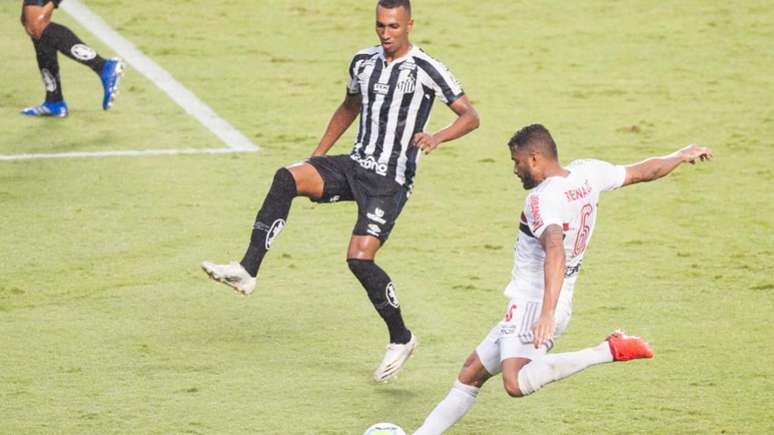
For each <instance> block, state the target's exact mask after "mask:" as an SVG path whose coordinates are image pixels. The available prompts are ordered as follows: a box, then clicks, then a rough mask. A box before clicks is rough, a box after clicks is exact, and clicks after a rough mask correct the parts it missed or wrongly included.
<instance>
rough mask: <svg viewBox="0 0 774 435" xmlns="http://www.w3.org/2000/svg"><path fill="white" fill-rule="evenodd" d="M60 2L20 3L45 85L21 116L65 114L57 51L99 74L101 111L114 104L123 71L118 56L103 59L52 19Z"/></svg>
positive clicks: (63, 115)
mask: <svg viewBox="0 0 774 435" xmlns="http://www.w3.org/2000/svg"><path fill="white" fill-rule="evenodd" d="M60 2H61V0H24V2H23V5H22V15H21V22H22V25H23V26H24V29H25V31H26V32H27V34H28V35H30V38H31V39H32V44H33V46H34V47H35V54H36V58H37V62H38V68H39V69H40V74H41V76H42V77H43V83H44V85H45V87H46V98H45V101H44V102H43V103H42V104H40V105H37V106H33V107H28V108H26V109H24V110H22V114H24V115H29V116H54V117H65V116H67V114H68V108H67V104H66V103H65V101H64V97H63V95H62V84H61V79H60V77H59V61H58V59H57V52H61V53H62V54H64V55H65V56H67V57H69V58H70V59H73V60H75V61H76V62H78V63H80V64H82V65H85V66H88V67H89V68H91V69H92V71H94V72H95V73H96V74H97V75H99V77H100V80H101V82H102V89H103V91H104V93H103V97H102V108H103V109H104V110H108V109H109V108H110V107H111V106H112V105H113V101H114V99H115V97H116V91H117V90H118V83H119V81H120V79H121V75H122V73H123V64H122V62H121V60H120V59H117V58H115V59H107V60H106V59H103V58H102V57H100V56H99V55H98V54H97V52H96V51H95V50H94V49H93V48H91V47H89V46H88V45H86V44H84V43H83V42H82V41H81V40H80V39H79V38H78V37H77V36H76V35H75V34H74V33H73V32H72V31H71V30H70V29H69V28H67V27H65V26H63V25H61V24H57V23H53V22H51V15H52V13H53V11H54V8H55V7H57V6H58V5H59V3H60Z"/></svg>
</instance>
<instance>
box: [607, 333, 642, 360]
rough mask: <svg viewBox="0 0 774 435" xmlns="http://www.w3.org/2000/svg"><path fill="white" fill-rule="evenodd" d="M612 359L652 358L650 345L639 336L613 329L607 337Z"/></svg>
mask: <svg viewBox="0 0 774 435" xmlns="http://www.w3.org/2000/svg"><path fill="white" fill-rule="evenodd" d="M607 344H608V345H609V346H610V353H612V354H613V361H629V360H631V359H640V358H653V351H652V350H651V349H650V345H649V344H648V343H647V342H646V341H645V340H643V339H641V338H640V337H635V336H632V335H624V333H623V331H620V330H618V331H615V332H613V333H612V334H610V335H609V336H608V337H607Z"/></svg>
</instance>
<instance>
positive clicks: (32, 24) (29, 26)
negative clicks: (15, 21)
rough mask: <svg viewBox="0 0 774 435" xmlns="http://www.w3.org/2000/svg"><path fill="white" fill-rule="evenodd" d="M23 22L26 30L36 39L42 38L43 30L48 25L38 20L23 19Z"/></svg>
mask: <svg viewBox="0 0 774 435" xmlns="http://www.w3.org/2000/svg"><path fill="white" fill-rule="evenodd" d="M22 24H23V25H24V31H26V32H27V34H28V35H30V36H31V37H33V38H35V39H40V38H41V37H42V36H43V30H45V28H46V26H44V25H42V24H41V23H39V22H37V21H27V22H24V21H23V22H22ZM46 24H48V23H46Z"/></svg>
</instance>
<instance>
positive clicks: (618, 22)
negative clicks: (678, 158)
mask: <svg viewBox="0 0 774 435" xmlns="http://www.w3.org/2000/svg"><path fill="white" fill-rule="evenodd" d="M64 1H65V2H67V1H68V0H64ZM85 3H86V4H87V5H88V6H89V8H91V9H92V10H93V11H94V12H95V13H97V14H98V15H100V16H101V17H102V18H103V19H104V20H105V22H107V23H108V24H109V25H110V26H112V27H113V28H114V29H115V30H117V31H118V32H120V33H121V35H123V36H124V37H126V38H127V39H129V40H130V41H132V42H133V43H134V44H135V45H136V46H137V47H138V48H139V49H140V50H142V51H143V52H144V53H145V54H146V55H147V56H149V57H150V58H152V59H153V60H155V61H156V62H157V63H159V64H160V65H161V66H163V67H164V68H166V69H167V70H168V71H169V72H170V73H171V74H172V75H173V76H174V77H175V78H176V79H177V80H178V81H179V82H180V83H182V84H183V85H184V86H186V87H187V88H188V89H189V90H191V91H192V92H193V93H194V94H196V95H197V96H198V97H199V98H201V99H202V100H203V101H204V102H206V103H207V104H208V105H209V106H210V107H211V108H212V109H213V110H214V111H215V112H216V113H217V114H218V115H219V116H221V117H222V118H223V119H225V120H227V121H228V122H229V123H231V124H232V125H233V126H234V127H235V128H237V129H238V130H239V131H241V132H242V133H243V134H244V135H245V136H247V137H248V138H249V139H250V140H252V141H253V142H255V143H256V144H257V145H259V146H260V148H261V149H260V151H259V152H256V153H238V154H216V155H210V154H192V155H172V156H150V155H149V156H140V157H109V158H70V159H41V160H22V161H0V228H2V231H1V232H0V433H2V434H6V433H7V434H22V433H23V434H44V433H45V434H48V433H68V434H70V433H100V434H108V433H111V434H112V433H116V434H118V433H122V434H123V433H153V434H168V433H194V434H213V433H219V434H220V433H224V434H241V433H244V434H248V433H250V434H255V433H260V434H356V435H359V434H361V433H362V432H363V431H364V430H365V429H366V428H367V427H368V426H370V425H371V424H373V423H376V422H379V421H391V422H394V423H397V424H399V425H401V426H402V427H403V428H405V429H406V430H407V431H409V430H413V429H415V428H416V427H418V426H419V425H420V424H421V422H422V420H423V419H424V417H425V416H426V415H427V413H428V412H430V410H432V408H433V407H434V406H435V404H436V403H437V402H438V401H439V400H441V399H442V398H443V397H444V396H445V395H446V393H447V392H448V389H449V387H450V385H451V383H452V382H453V380H454V377H455V375H456V373H457V372H458V370H459V367H460V365H461V363H462V361H463V359H464V358H465V356H467V354H468V353H469V352H470V351H471V350H472V349H473V348H474V347H475V346H476V345H477V344H478V343H479V341H480V340H481V339H482V338H483V337H484V336H485V334H486V333H487V332H488V331H489V329H490V328H491V327H492V325H494V323H495V322H496V321H497V320H499V318H500V316H501V315H502V313H503V310H504V308H505V302H506V300H505V298H504V297H503V296H502V289H503V288H504V287H505V285H506V284H507V283H508V280H509V279H510V270H511V267H512V264H513V253H512V247H513V244H514V241H515V238H516V236H517V234H518V213H519V212H520V209H521V207H522V205H523V200H524V197H525V192H524V191H523V190H522V188H521V185H520V183H519V180H518V179H517V178H515V176H514V175H513V173H512V162H511V161H510V154H509V151H508V148H507V147H506V145H505V143H506V142H507V140H508V138H509V137H510V135H511V134H512V133H513V132H514V131H515V130H516V129H517V128H519V127H522V126H524V125H527V124H529V123H533V122H540V123H543V124H545V125H546V126H547V127H548V128H549V129H550V130H551V131H552V133H553V134H554V137H555V138H556V140H557V143H558V145H559V151H560V158H561V160H562V161H563V162H569V161H571V160H573V159H576V158H585V157H594V158H599V159H604V160H608V161H611V162H615V163H631V162H634V161H638V160H641V159H643V158H645V157H649V156H652V155H661V154H666V153H669V152H671V151H673V150H674V149H676V148H677V147H681V146H684V145H687V144H688V143H699V144H702V145H705V146H709V147H712V148H713V150H714V151H715V160H713V161H712V162H710V163H707V164H702V165H696V166H695V167H693V166H690V165H685V166H683V167H680V168H679V169H678V170H677V171H676V172H675V173H674V174H673V175H671V176H670V177H668V178H666V179H664V180H661V181H658V182H655V183H652V184H645V185H638V186H636V187H632V188H627V189H624V190H623V191H618V192H614V193H610V194H607V195H605V196H603V199H602V202H601V210H600V213H599V223H598V226H597V228H596V231H595V237H594V240H593V241H592V243H591V248H590V251H589V253H588V255H587V256H586V258H585V260H584V266H583V272H582V273H581V277H580V279H579V282H578V284H577V286H576V291H575V302H574V315H573V320H572V321H571V323H570V326H569V328H568V330H567V332H566V333H565V335H564V336H563V337H562V338H561V339H560V340H559V341H558V345H557V347H556V349H555V351H568V350H575V349H578V348H582V347H586V346H589V345H595V344H597V343H599V342H600V341H601V340H602V339H603V338H604V337H605V336H606V335H607V334H608V333H609V332H610V331H612V330H613V329H616V328H619V327H620V328H623V329H625V330H626V331H627V332H630V333H633V334H637V335H642V336H643V337H645V338H647V339H648V341H649V342H650V343H651V345H652V346H653V348H654V351H655V353H656V356H655V358H654V359H652V360H644V361H636V362H630V363H619V364H610V365H605V366H599V367H593V368H591V369H589V370H587V371H584V372H583V373H581V374H579V375H577V376H574V377H572V378H569V379H567V380H564V381H562V382H559V383H555V384H552V385H549V386H547V387H545V388H544V389H543V390H541V391H540V392H538V393H536V394H534V395H532V396H530V397H528V398H524V399H518V400H516V399H510V398H508V397H507V396H506V395H505V393H504V391H503V389H502V386H501V383H500V380H499V378H496V379H493V380H492V381H490V383H488V384H487V385H486V386H485V387H484V389H483V390H482V393H481V395H480V396H479V399H478V402H477V404H476V406H475V407H474V408H473V410H472V411H471V412H470V413H469V414H468V415H467V416H466V417H465V418H464V419H463V420H462V421H461V422H460V423H459V424H458V425H456V426H455V427H454V428H453V429H452V431H450V433H452V434H481V435H490V434H512V433H534V434H556V433H567V434H584V433H663V434H672V433H774V420H773V419H772V409H774V338H772V335H770V334H769V332H770V329H771V323H772V320H771V319H772V316H773V315H774V276H772V272H771V271H772V266H771V263H772V262H773V261H774V170H773V169H772V168H771V165H772V163H771V162H772V160H774V139H772V138H773V137H774V74H773V72H774V50H772V46H774V27H772V25H771V23H772V22H774V3H772V2H770V1H765V0H748V1H742V2H735V3H733V4H731V3H729V4H724V3H722V2H711V1H701V0H686V1H674V0H672V1H661V2H650V1H640V0H636V1H635V0H632V1H625V2H611V1H601V0H589V1H584V2H562V3H561V4H560V3H559V2H549V1H536V2H522V1H516V2H506V1H489V2H481V1H478V2H476V1H470V0H456V1H453V2H451V1H443V0H415V1H414V5H413V7H414V20H415V27H414V32H413V33H412V41H413V42H414V43H415V44H416V45H418V46H420V47H422V48H423V49H425V50H426V51H427V52H428V53H429V54H431V55H432V56H435V57H437V58H439V59H440V60H442V61H443V62H444V63H446V64H447V65H448V66H449V67H450V68H451V70H452V71H453V72H454V74H455V76H456V77H457V78H458V79H459V80H460V81H461V82H462V84H463V86H464V88H465V90H466V93H467V94H468V96H469V97H470V98H471V100H472V101H473V103H474V104H475V106H476V108H477V109H478V110H479V113H480V115H481V128H480V129H478V130H476V131H475V132H473V133H472V134H470V135H468V136H466V137H464V138H463V139H461V140H458V141H455V142H451V143H447V144H443V145H441V146H440V147H439V149H438V150H436V151H435V152H434V153H433V154H431V155H429V156H424V157H423V160H422V163H421V166H420V169H419V171H418V176H417V179H416V184H415V190H414V194H413V195H412V197H411V200H410V201H409V202H408V204H407V206H406V208H405V210H404V211H403V214H402V216H401V218H400V219H399V220H398V223H397V225H396V227H395V230H394V231H393V233H392V236H391V237H390V240H389V242H388V243H387V244H386V245H385V247H384V248H383V249H382V250H381V252H380V254H379V256H378V257H377V260H378V262H379V264H380V265H381V266H382V267H383V268H384V269H385V270H386V271H387V272H389V273H390V275H391V277H392V278H393V280H394V282H395V285H396V289H397V292H398V295H399V297H400V300H401V304H402V306H403V308H402V309H403V314H404V318H405V319H406V322H407V325H408V326H409V328H411V329H412V330H413V331H414V332H415V333H416V334H417V335H418V337H419V339H420V346H419V348H418V349H417V353H416V354H415V356H414V357H413V358H412V359H411V360H410V361H409V362H408V364H407V365H406V367H405V369H404V371H403V372H402V373H401V375H400V377H399V378H398V379H397V380H396V381H394V382H391V383H389V384H386V385H379V384H375V383H373V381H371V377H370V376H371V372H372V371H373V369H374V368H375V366H376V365H377V363H378V362H379V361H380V360H381V357H382V354H383V350H384V345H386V344H387V343H386V342H387V336H386V332H385V328H384V325H383V323H382V321H381V319H379V317H378V316H377V315H376V313H375V312H374V310H373V306H372V305H371V303H370V302H369V300H368V298H367V297H366V295H365V292H364V290H363V289H362V288H361V286H360V284H359V283H358V282H357V281H356V279H355V278H354V277H353V276H352V275H351V273H350V271H349V269H348V268H347V264H346V262H345V253H346V247H347V243H348V240H349V235H350V232H351V230H352V226H353V225H354V223H355V215H356V213H355V207H354V205H353V204H348V203H347V204H337V205H316V204H313V203H311V202H309V201H307V200H305V199H296V200H295V202H294V206H293V209H292V211H291V214H290V217H289V221H288V226H287V228H286V229H285V231H284V232H283V233H282V235H281V237H280V238H279V239H277V241H276V242H275V243H274V245H273V249H272V252H271V253H270V254H269V256H268V257H267V259H266V261H265V262H264V265H263V267H262V270H261V275H260V277H259V281H258V288H257V289H256V291H255V293H254V294H253V295H251V296H250V297H246V298H243V297H239V296H235V295H234V294H233V293H231V292H229V291H228V290H227V289H226V288H225V287H224V286H222V285H218V284H215V283H213V282H211V281H210V280H208V279H207V278H206V276H205V275H204V274H203V273H202V272H201V270H200V269H199V264H200V262H201V261H202V260H205V259H209V260H215V261H219V262H222V261H227V260H232V259H236V258H240V257H241V255H242V253H243V250H244V248H245V246H246V243H247V242H248V240H249V235H250V230H251V226H252V223H253V220H254V217H255V212H256V211H257V209H258V207H259V206H260V203H261V201H262V199H263V197H264V195H265V193H266V192H267V189H268V187H269V185H270V183H271V178H272V175H273V173H274V171H275V170H276V168H277V167H279V166H282V165H286V164H289V163H292V162H295V161H298V160H301V159H304V158H306V157H307V156H308V155H309V154H310V153H311V151H312V149H313V148H314V146H315V145H316V144H317V141H318V140H319V137H320V135H321V134H322V132H323V129H324V128H325V125H326V123H327V121H328V120H329V119H330V116H331V114H332V113H333V111H334V110H335V108H336V107H337V105H338V104H339V103H340V101H341V100H342V98H343V96H344V86H345V79H346V76H347V67H348V65H349V62H350V60H351V57H352V55H353V53H355V52H356V51H357V50H359V49H361V48H364V47H366V46H369V45H375V44H376V43H377V39H376V36H375V35H374V32H373V20H374V18H373V12H374V11H373V4H372V3H373V2H370V1H362V0H320V1H316V2H309V1H300V0H284V1H280V0H260V1H247V0H230V1H225V0H177V1H166V2H158V1H148V0H136V1H126V0H111V1H108V0H89V1H86V2H85ZM20 4H21V2H19V1H5V2H3V3H2V4H0V20H2V22H3V23H4V24H3V25H2V26H0V52H1V53H3V60H2V61H0V155H17V154H23V153H61V152H94V151H111V150H140V149H142V150H154V149H184V148H194V149H198V148H201V149H205V148H219V147H224V146H225V145H224V144H223V143H221V142H220V141H219V140H218V138H217V137H215V136H214V135H213V133H212V132H210V131H208V130H207V129H206V128H205V127H204V126H202V125H201V124H199V123H198V122H197V121H196V120H195V119H194V118H192V117H191V116H189V115H188V114H187V113H186V112H185V111H184V110H183V109H182V108H180V107H179V106H177V105H176V104H175V103H173V102H172V101H171V100H170V99H169V98H168V97H167V96H166V95H165V94H164V93H163V92H161V91H160V90H159V89H158V88H157V87H156V86H155V85H154V84H153V83H152V82H151V81H149V80H147V79H145V78H144V77H142V76H141V75H140V74H139V72H137V71H135V70H133V69H132V68H131V67H130V68H129V69H128V71H127V75H126V77H125V78H124V81H123V82H122V84H121V88H122V94H121V96H120V97H119V99H118V101H117V103H116V105H115V107H114V109H113V110H111V111H109V112H103V111H102V110H101V107H100V102H101V88H100V86H99V80H98V79H97V78H96V77H95V76H94V75H93V73H91V72H90V71H89V70H88V69H86V68H84V67H82V66H80V65H78V64H76V63H74V62H72V61H71V60H69V59H66V58H64V57H62V56H60V64H61V66H62V84H63V89H64V95H65V98H66V99H67V102H68V104H69V105H70V110H71V114H70V117H69V118H67V119H31V118H26V117H22V116H21V115H19V114H18V111H19V110H20V109H21V108H23V107H26V106H30V105H33V104H38V103H40V101H42V97H43V89H42V86H41V83H40V77H39V73H38V70H37V67H36V64H35V58H34V51H33V48H32V44H31V43H30V41H29V39H28V38H27V37H26V35H25V33H24V31H23V29H22V28H21V26H19V25H18V19H19V9H20ZM54 19H55V21H58V22H60V23H62V24H65V25H67V26H69V27H71V28H72V29H73V30H74V31H75V32H76V33H77V34H78V35H79V36H81V38H82V39H84V40H85V41H86V42H88V43H90V44H91V45H93V46H94V47H95V48H97V49H98V51H99V52H100V53H102V54H103V55H107V56H112V55H114V53H113V52H112V50H111V48H110V47H107V46H106V45H104V44H103V43H101V42H99V41H98V40H97V38H96V37H95V36H93V35H91V34H90V33H89V32H88V31H86V30H85V29H83V28H82V27H80V26H79V25H78V24H77V23H76V22H75V21H74V20H73V19H72V18H71V17H70V16H68V15H67V14H66V13H65V12H64V11H62V10H59V11H57V12H56V13H55V16H54ZM433 113H434V116H433V118H432V120H431V121H430V129H433V130H435V129H438V128H441V127H443V126H444V125H446V124H447V123H448V122H449V121H450V120H451V119H452V115H453V114H452V112H451V111H449V110H447V109H445V108H444V107H443V104H442V103H441V102H440V101H438V102H436V107H435V109H434V112H433ZM355 133H356V130H355V128H354V127H353V128H352V129H350V130H349V131H348V132H347V133H346V134H345V136H344V137H342V139H341V140H340V141H339V143H338V144H337V146H336V147H335V148H334V149H333V150H332V152H333V153H347V152H349V150H350V147H351V144H352V142H353V140H354V135H355Z"/></svg>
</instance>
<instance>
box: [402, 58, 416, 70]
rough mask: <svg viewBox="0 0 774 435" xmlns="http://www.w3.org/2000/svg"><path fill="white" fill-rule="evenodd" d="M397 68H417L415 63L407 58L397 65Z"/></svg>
mask: <svg viewBox="0 0 774 435" xmlns="http://www.w3.org/2000/svg"><path fill="white" fill-rule="evenodd" d="M398 69H399V70H401V71H403V70H408V71H416V70H417V64H416V63H414V62H413V61H410V60H407V61H405V62H403V63H401V64H400V66H399V67H398Z"/></svg>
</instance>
